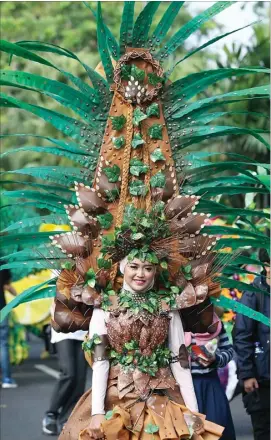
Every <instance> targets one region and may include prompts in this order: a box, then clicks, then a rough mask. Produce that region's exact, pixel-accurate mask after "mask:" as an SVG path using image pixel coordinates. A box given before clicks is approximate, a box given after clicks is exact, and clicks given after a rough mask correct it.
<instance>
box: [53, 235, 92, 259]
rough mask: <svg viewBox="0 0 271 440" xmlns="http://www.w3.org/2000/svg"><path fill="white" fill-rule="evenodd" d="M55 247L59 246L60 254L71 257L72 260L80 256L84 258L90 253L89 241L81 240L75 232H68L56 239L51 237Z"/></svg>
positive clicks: (90, 244) (86, 239) (90, 245)
mask: <svg viewBox="0 0 271 440" xmlns="http://www.w3.org/2000/svg"><path fill="white" fill-rule="evenodd" d="M53 238H54V240H53V241H54V243H55V242H56V244H55V246H60V249H61V250H62V252H66V253H67V254H70V255H72V257H73V258H75V257H77V256H81V257H83V258H86V257H87V256H88V255H90V254H91V252H92V243H91V239H88V238H83V237H82V236H80V235H78V234H77V233H76V232H68V233H66V234H63V235H61V236H58V237H56V236H55V237H53Z"/></svg>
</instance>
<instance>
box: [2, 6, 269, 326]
mask: <svg viewBox="0 0 271 440" xmlns="http://www.w3.org/2000/svg"><path fill="white" fill-rule="evenodd" d="M159 3H160V2H149V3H148V4H147V5H146V6H145V8H144V9H143V10H142V12H141V13H140V15H139V16H138V18H137V20H136V22H135V24H134V26H133V11H134V2H125V5H124V11H123V19H122V23H121V32H120V42H119V44H118V43H117V42H116V40H115V38H114V37H113V35H112V34H111V32H110V30H109V29H108V27H107V26H106V25H105V23H104V22H103V19H102V10H101V2H98V5H97V15H96V17H97V40H98V48H99V52H100V55H101V61H102V65H103V69H104V76H101V75H100V73H97V71H94V70H92V69H91V68H90V67H89V66H86V65H85V64H84V63H83V62H81V61H80V60H78V61H79V62H80V63H81V64H82V66H83V67H84V68H85V69H86V72H87V74H88V76H89V78H90V80H91V83H92V85H91V86H90V85H88V84H85V83H83V82H82V81H81V80H80V79H77V78H75V77H74V76H72V75H71V74H68V73H67V72H64V71H62V73H63V74H64V75H65V76H66V77H68V78H69V79H70V80H71V81H72V83H73V84H74V85H75V86H76V87H77V88H78V89H79V90H76V89H74V88H72V87H70V86H66V85H64V84H61V83H59V87H60V89H59V92H58V91H57V89H55V88H54V84H53V82H50V80H48V82H46V81H45V82H43V83H42V84H40V87H42V89H43V90H44V93H46V94H47V95H49V96H50V97H51V98H53V99H56V100H57V101H58V102H60V103H61V104H62V105H66V106H68V107H71V108H72V109H73V110H75V111H76V113H77V114H79V115H80V117H81V118H82V120H83V121H81V120H78V119H73V118H70V117H67V116H64V115H60V114H57V113H54V112H51V111H50V110H45V109H41V108H39V107H37V106H33V105H31V104H26V103H22V102H19V101H18V100H17V99H16V98H14V97H12V96H7V95H5V96H3V101H4V103H5V105H7V106H15V107H19V108H25V109H26V110H28V111H31V112H32V113H34V114H37V115H39V116H41V117H43V118H44V119H46V120H47V121H49V122H51V123H52V124H53V125H54V126H55V127H57V128H58V129H60V130H61V131H62V132H63V133H65V134H66V135H67V136H70V137H72V138H73V140H74V141H73V142H72V143H71V142H68V143H66V142H64V141H61V140H56V139H50V141H51V142H52V143H53V144H55V147H54V150H57V151H58V152H59V153H60V154H67V153H68V152H69V155H70V157H71V158H76V159H77V160H78V162H79V163H80V164H81V166H82V167H81V169H80V168H74V169H70V170H67V171H64V170H62V171H61V169H60V171H58V170H57V169H48V170H46V171H44V172H45V173H46V174H44V175H46V177H47V178H48V180H49V181H50V180H51V181H54V179H57V182H58V183H59V182H60V180H61V181H62V184H63V185H64V187H66V189H67V192H68V194H69V195H68V199H69V200H68V203H65V200H63V197H62V198H59V200H57V199H54V197H53V196H52V195H51V196H49V199H48V198H47V207H49V209H50V207H53V208H52V209H53V211H54V212H59V213H60V214H61V216H63V214H64V212H63V210H65V212H66V215H67V218H68V220H69V223H70V225H71V228H72V230H71V231H70V232H66V233H59V234H54V235H52V236H50V237H49V238H50V240H51V246H50V245H49V246H48V245H46V246H45V245H43V246H41V247H37V252H38V253H39V255H40V256H41V257H42V259H46V261H50V264H51V267H52V268H53V269H58V270H59V277H58V281H57V291H58V294H57V297H56V304H55V310H56V312H55V316H56V320H57V324H55V326H56V327H57V328H58V329H60V328H62V329H64V331H70V330H71V329H74V328H77V327H81V328H87V326H88V321H89V319H90V316H91V310H92V306H91V305H90V306H86V305H84V304H78V303H74V300H73V298H72V297H71V289H72V288H73V287H74V286H77V287H79V288H81V287H82V288H83V287H84V288H87V289H89V294H90V296H92V297H93V304H96V305H97V304H98V303H99V298H100V296H99V295H100V293H101V292H103V291H105V290H106V291H107V292H108V289H109V290H111V291H113V290H118V287H117V288H116V289H115V286H117V285H118V268H117V263H118V262H119V261H120V260H121V259H123V258H124V257H126V256H129V257H130V258H132V257H135V256H138V257H140V258H141V259H147V260H148V261H151V262H153V263H155V264H160V266H161V272H162V275H163V276H164V282H165V283H170V284H171V285H173V286H176V287H178V295H179V296H178V298H177V305H178V307H179V308H183V307H189V310H190V311H191V313H192V309H191V307H192V306H193V307H195V306H198V305H199V304H201V310H200V313H201V314H203V313H209V311H210V310H212V305H211V302H210V298H211V297H213V298H217V297H218V296H219V293H220V284H219V277H218V275H217V274H218V272H221V271H222V269H224V268H225V267H226V266H228V265H229V262H230V260H231V258H230V254H227V253H225V252H221V249H222V248H223V247H225V245H226V244H227V243H228V242H227V240H230V238H229V237H230V234H232V233H233V231H232V230H227V228H224V230H223V231H222V229H223V228H221V229H219V228H218V229H215V228H211V227H208V224H207V222H208V218H209V217H210V215H212V214H213V213H214V212H216V213H217V212H221V213H225V214H227V213H228V212H230V211H229V208H227V207H226V206H223V205H220V204H219V203H216V202H215V201H210V200H208V193H209V194H210V195H213V194H221V193H222V192H223V191H222V190H221V191H219V190H217V191H214V188H215V189H217V188H219V186H220V185H221V182H222V184H223V178H222V181H221V182H219V181H215V180H213V181H212V180H210V183H211V182H213V188H212V187H211V188H210V184H209V183H208V180H206V178H207V179H208V177H209V175H210V173H213V172H214V173H216V172H217V170H218V169H219V168H221V169H229V167H232V165H228V164H227V162H225V163H223V164H224V165H223V167H222V165H221V163H218V164H216V165H214V164H212V163H211V162H208V161H205V162H202V163H199V162H198V158H197V161H194V160H193V158H194V157H196V156H193V154H192V155H188V156H187V158H185V157H182V156H181V152H182V149H183V148H185V147H186V146H189V145H191V144H193V143H196V142H199V141H200V140H202V139H206V138H209V137H213V136H216V135H221V134H226V133H227V132H228V131H227V130H230V128H231V129H232V127H224V128H223V129H222V127H210V126H206V125H205V124H206V122H203V120H202V118H203V119H204V117H205V118H206V117H207V118H208V116H209V117H210V114H209V113H208V110H209V109H210V105H215V104H209V102H210V103H211V101H215V99H216V98H218V97H212V99H209V100H208V99H207V100H204V99H202V100H199V101H195V102H190V103H189V104H187V102H188V100H189V99H190V98H192V97H193V96H194V95H195V94H196V92H199V91H201V90H204V88H205V87H206V86H207V85H211V84H213V83H214V82H215V81H217V79H218V78H216V75H218V73H217V74H216V73H215V72H211V71H207V72H200V73H197V74H194V75H190V76H188V77H186V78H182V79H179V80H177V81H174V82H173V83H171V82H170V81H169V76H170V73H171V72H172V70H173V68H172V69H169V70H167V71H166V70H165V68H164V67H163V63H164V61H165V60H167V58H168V57H169V56H170V55H171V54H172V53H173V52H175V50H176V49H177V48H178V47H179V46H180V44H182V43H183V41H184V40H185V38H186V37H187V35H190V34H191V33H192V31H193V30H196V29H197V28H198V27H199V26H200V24H202V23H203V22H204V21H206V19H207V18H211V17H212V16H214V15H215V14H216V13H218V12H219V11H222V10H223V9H225V8H226V7H228V2H218V3H216V4H215V5H214V6H212V7H211V8H209V9H208V10H207V12H206V14H202V15H201V16H200V19H199V20H200V21H197V20H196V19H193V20H192V22H193V23H192V22H191V24H190V26H188V25H185V26H184V29H180V30H179V31H178V32H177V33H176V34H175V35H174V36H173V37H171V38H169V40H168V41H167V43H166V44H165V45H163V40H164V38H165V36H166V34H167V31H168V30H169V28H170V26H171V23H172V22H173V20H174V17H175V16H176V14H177V12H178V10H179V9H180V8H181V6H182V3H183V2H172V3H171V4H169V6H168V9H167V11H166V12H165V14H164V16H163V17H162V19H161V21H160V23H159V25H158V26H157V28H156V30H155V31H154V33H153V35H152V36H151V37H150V36H149V29H150V25H151V21H152V17H153V15H154V13H155V12H156V10H157V8H158V6H159ZM159 45H160V46H162V47H161V48H160V49H159V48H158V46H159ZM33 47H34V49H33ZM39 47H40V48H41V47H42V45H40V46H39ZM53 47H54V46H52V45H51V46H50V45H49V46H48V47H47V50H48V51H50V48H51V51H53ZM2 48H3V50H4V51H6V52H8V53H12V54H16V55H19V56H23V57H27V58H30V56H32V58H31V59H33V60H35V61H38V62H42V63H45V61H44V59H43V58H41V57H39V56H38V55H35V53H34V52H31V50H32V51H33V50H35V45H34V46H33V45H32V46H31V45H30V46H29V47H28V46H27V43H24V42H22V43H20V44H19V43H18V44H11V43H7V42H4V43H3V46H2ZM30 48H31V50H30ZM54 51H56V52H58V51H60V49H57V48H55V49H54ZM61 51H62V55H63V54H65V55H67V52H65V51H64V50H62V49H61ZM34 55H35V56H34ZM70 56H71V57H72V58H75V59H78V58H76V57H75V55H70ZM112 59H114V63H113V62H112ZM48 63H49V62H48ZM48 63H47V65H48ZM113 64H114V67H113ZM49 65H50V66H51V67H53V68H55V66H54V65H52V63H49ZM236 70H238V69H230V71H229V70H227V69H224V70H223V69H220V71H219V72H220V73H219V74H220V75H221V78H226V77H230V76H231V75H234V74H237V72H235V71H236ZM247 71H248V72H249V73H255V74H256V73H257V72H258V71H261V72H265V71H266V69H264V68H261V69H260V68H257V69H256V68H248V69H247ZM248 72H247V73H248ZM240 74H241V72H240ZM8 75H9V77H11V75H12V72H9V73H8ZM23 75H24V74H23V73H22V72H19V74H17V75H16V72H15V75H14V76H13V80H12V82H11V79H10V78H9V84H10V83H11V84H12V85H14V84H15V83H16V84H17V85H18V84H19V83H20V84H21V85H22V82H23ZM32 80H33V78H32V76H31V75H30V76H29V77H28V81H30V82H31V81H32ZM67 87H68V88H67ZM259 92H260V91H259ZM71 93H72V95H71ZM252 93H256V92H255V91H253V89H251V92H249V91H247V92H245V93H244V95H245V96H247V95H249V94H252ZM261 93H262V94H263V95H266V94H267V89H266V92H264V91H263V90H262V91H261ZM221 97H223V96H221ZM206 112H207V113H206ZM243 130H244V129H242V130H241V129H238V128H236V127H235V131H234V133H236V134H238V133H243V132H244V131H243ZM247 132H249V130H247ZM250 134H252V135H256V134H255V133H254V132H253V131H252V130H251V131H250ZM257 138H260V135H258V134H257ZM64 152H65V153H64ZM56 154H57V153H56ZM198 157H199V158H200V155H199V156H198ZM197 166H198V167H197ZM59 173H60V174H59ZM244 174H246V173H244ZM37 176H38V177H41V176H42V172H41V173H39V174H37ZM195 176H196V177H195ZM92 177H93V181H92V182H91V178H92ZM242 182H243V181H242ZM227 184H228V180H227ZM257 184H258V182H257ZM261 187H262V185H261ZM225 191H227V188H226V189H225ZM255 191H257V189H256V187H255ZM206 194H207V197H206ZM201 195H202V197H201ZM40 203H42V198H41V200H40ZM58 210H59V211H58ZM219 210H221V211H219ZM223 232H225V234H226V235H228V238H226V239H222V240H221V245H219V246H218V245H217V242H218V239H219V236H218V234H219V235H220V236H221V234H222V233H223ZM234 232H235V231H234ZM43 234H45V233H43ZM18 235H19V236H20V237H19V239H21V238H22V235H23V234H18ZM48 235H49V234H47V235H43V236H41V235H40V234H39V237H42V238H43V239H45V238H46V239H48ZM238 235H240V236H241V237H242V233H241V232H240V231H239V230H238ZM246 235H247V236H248V237H249V239H250V240H253V239H255V238H259V237H260V240H261V245H262V244H263V243H265V245H266V241H265V238H264V237H263V236H260V234H254V235H253V234H246ZM24 238H25V239H26V240H27V237H24ZM9 239H10V240H12V236H11V237H10V238H9V237H8V238H7V237H5V238H4V240H6V241H8V240H9ZM37 240H38V239H37ZM44 241H45V240H42V239H41V241H40V243H43V242H44ZM33 242H34V243H35V241H33ZM33 242H32V244H33ZM29 243H31V240H30V238H29ZM230 243H231V246H232V247H234V246H233V245H232V241H230ZM241 245H242V243H241ZM220 248H221V249H220ZM219 249H220V251H219ZM24 255H27V254H24ZM48 264H49V263H48ZM108 286H110V287H108ZM38 292H39V291H37V294H38ZM30 297H31V295H30ZM31 299H33V295H32V297H31ZM100 301H103V299H100ZM214 301H215V299H214ZM231 305H232V304H231ZM239 308H240V307H239ZM193 310H194V309H193ZM195 310H196V313H194V315H193V316H196V319H194V325H197V323H198V316H199V313H198V310H199V309H195ZM242 311H243V312H244V313H246V314H249V315H250V316H252V312H251V311H249V310H248V309H246V310H245V309H244V308H243V310H242ZM255 317H256V318H258V319H260V317H259V316H255ZM207 321H208V319H207ZM208 322H209V321H208ZM207 327H208V326H207Z"/></svg>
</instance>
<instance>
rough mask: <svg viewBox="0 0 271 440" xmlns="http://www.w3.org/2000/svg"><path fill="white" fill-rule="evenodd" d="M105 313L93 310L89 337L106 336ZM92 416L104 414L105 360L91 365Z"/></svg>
mask: <svg viewBox="0 0 271 440" xmlns="http://www.w3.org/2000/svg"><path fill="white" fill-rule="evenodd" d="M105 323H106V313H105V312H104V311H103V310H101V309H94V311H93V315H92V318H91V321H90V326H89V337H90V338H92V337H93V336H94V335H95V334H97V335H99V336H103V335H106V334H107V329H106V324H105ZM92 370H93V373H92V411H91V413H92V416H94V415H96V414H105V410H104V400H105V395H106V389H107V381H108V374H109V361H108V360H107V359H101V360H98V359H95V353H94V362H93V365H92Z"/></svg>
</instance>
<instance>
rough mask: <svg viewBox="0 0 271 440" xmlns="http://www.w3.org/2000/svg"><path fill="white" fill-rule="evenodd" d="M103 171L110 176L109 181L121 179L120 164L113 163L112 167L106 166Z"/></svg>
mask: <svg viewBox="0 0 271 440" xmlns="http://www.w3.org/2000/svg"><path fill="white" fill-rule="evenodd" d="M103 171H104V173H105V175H106V177H107V178H108V181H109V182H111V183H115V182H117V181H118V180H119V177H120V167H119V166H118V165H113V166H112V167H105V168H103Z"/></svg>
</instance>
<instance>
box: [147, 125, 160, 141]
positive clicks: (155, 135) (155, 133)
mask: <svg viewBox="0 0 271 440" xmlns="http://www.w3.org/2000/svg"><path fill="white" fill-rule="evenodd" d="M148 135H149V136H150V138H151V139H163V126H162V125H161V124H153V125H152V126H151V127H149V129H148Z"/></svg>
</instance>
